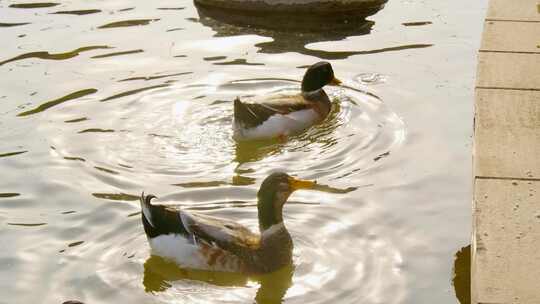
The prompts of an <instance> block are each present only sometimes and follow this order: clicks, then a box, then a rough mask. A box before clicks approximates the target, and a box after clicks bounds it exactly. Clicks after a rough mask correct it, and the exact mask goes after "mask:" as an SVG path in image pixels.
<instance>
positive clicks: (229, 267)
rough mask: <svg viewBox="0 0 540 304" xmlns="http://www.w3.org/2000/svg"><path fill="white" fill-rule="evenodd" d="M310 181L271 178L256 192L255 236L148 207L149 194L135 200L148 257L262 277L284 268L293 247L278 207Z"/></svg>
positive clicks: (227, 223)
mask: <svg viewBox="0 0 540 304" xmlns="http://www.w3.org/2000/svg"><path fill="white" fill-rule="evenodd" d="M315 185H316V183H315V182H312V181H304V180H299V179H295V178H293V177H291V176H289V175H287V174H285V173H273V174H271V175H269V176H268V177H267V178H266V179H265V180H264V181H263V182H262V184H261V187H260V189H259V192H258V193H257V198H258V203H257V210H258V215H259V232H260V233H258V234H257V233H253V232H251V231H250V230H249V229H248V228H246V227H244V226H242V225H240V224H238V223H235V222H234V221H231V220H227V219H222V218H217V217H212V216H208V215H203V214H199V213H195V212H187V211H184V210H178V209H175V208H172V207H169V206H164V205H153V204H152V203H151V200H152V199H153V198H155V196H154V195H151V194H149V195H144V193H143V194H142V195H141V198H140V201H141V209H142V222H143V226H144V231H145V233H146V236H147V238H148V242H149V243H150V247H151V248H152V253H153V254H154V255H158V256H161V257H163V258H166V259H169V260H172V261H174V262H176V263H177V264H179V265H181V266H183V267H185V268H193V269H205V270H213V271H226V272H241V273H267V272H272V271H274V270H277V269H280V268H281V267H283V266H287V265H290V264H291V262H292V249H293V243H292V239H291V236H290V235H289V232H288V231H287V228H286V227H285V225H284V224H283V216H282V210H283V205H284V204H285V202H286V201H287V199H288V198H289V196H290V195H291V193H293V192H294V191H295V190H298V189H310V188H313V187H314V186H315Z"/></svg>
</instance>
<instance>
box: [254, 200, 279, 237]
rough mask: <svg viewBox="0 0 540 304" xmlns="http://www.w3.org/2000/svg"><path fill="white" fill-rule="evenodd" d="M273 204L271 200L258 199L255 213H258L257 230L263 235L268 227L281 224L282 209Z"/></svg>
mask: <svg viewBox="0 0 540 304" xmlns="http://www.w3.org/2000/svg"><path fill="white" fill-rule="evenodd" d="M280 206H282V205H281V204H274V202H273V198H266V197H259V202H258V203H257V211H258V213H259V230H260V231H261V233H263V232H264V231H265V230H267V229H269V228H270V227H272V226H274V225H277V224H283V208H282V207H280Z"/></svg>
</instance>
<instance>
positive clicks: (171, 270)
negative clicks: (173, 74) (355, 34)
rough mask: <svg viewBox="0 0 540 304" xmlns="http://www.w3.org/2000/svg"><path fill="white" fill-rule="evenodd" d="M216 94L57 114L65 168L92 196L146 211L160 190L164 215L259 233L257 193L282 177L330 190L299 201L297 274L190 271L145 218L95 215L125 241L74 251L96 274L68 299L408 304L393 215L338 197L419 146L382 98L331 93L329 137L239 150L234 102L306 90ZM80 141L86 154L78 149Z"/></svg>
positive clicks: (165, 96)
mask: <svg viewBox="0 0 540 304" xmlns="http://www.w3.org/2000/svg"><path fill="white" fill-rule="evenodd" d="M217 78H219V77H217ZM208 82H210V83H212V84H206V83H202V84H201V83H194V84H189V85H184V86H167V87H159V88H156V89H150V90H147V91H141V92H140V93H139V94H138V95H136V97H134V96H132V95H126V96H124V97H119V98H116V99H114V100H107V101H103V102H82V101H80V102H79V103H78V104H77V105H76V106H75V105H73V106H72V107H61V108H58V109H55V111H51V115H50V116H49V117H50V118H51V119H53V120H54V121H58V123H60V124H62V128H64V132H62V135H61V136H57V137H54V138H51V143H52V145H53V146H54V154H55V155H57V156H60V157H59V161H61V162H63V163H66V162H67V164H70V169H71V170H82V172H83V174H90V175H91V176H93V177H94V178H95V179H94V182H92V183H89V182H87V183H89V184H87V185H85V188H90V189H96V190H95V193H93V196H94V197H96V198H98V199H102V200H109V201H111V200H112V201H133V203H135V204H136V200H137V196H136V195H137V194H138V193H140V191H142V190H146V191H156V190H157V191H156V192H154V193H156V194H159V196H160V199H159V202H161V203H168V202H179V203H180V204H181V207H182V208H185V209H192V210H197V211H202V212H208V213H210V214H213V215H215V216H220V217H226V218H230V219H234V220H236V221H239V222H240V223H242V224H245V225H247V226H248V227H250V228H251V229H252V230H256V229H257V220H256V219H257V215H256V212H257V211H256V204H255V201H254V200H255V198H256V191H257V186H256V185H257V184H259V183H260V181H262V179H263V178H264V177H265V176H266V175H267V174H268V173H269V172H271V171H274V170H279V169H281V170H284V171H286V172H288V173H290V174H293V175H298V176H300V177H302V178H308V179H317V180H319V181H322V183H321V184H320V185H321V189H320V190H323V191H325V192H326V193H324V192H303V193H299V194H298V196H297V194H295V196H294V197H292V199H291V202H289V203H288V204H287V206H286V210H285V218H286V219H285V222H286V225H287V227H288V228H289V230H290V232H291V235H292V236H293V239H294V244H295V249H294V267H292V268H288V269H283V270H281V271H278V272H276V273H273V274H269V275H262V276H246V275H241V274H226V273H215V272H205V271H197V270H189V269H182V268H179V267H178V266H176V265H174V264H172V263H170V262H168V261H166V260H163V259H161V258H159V257H154V256H150V254H149V253H150V250H149V248H148V244H147V241H146V238H145V236H144V232H143V230H142V227H141V223H140V218H139V214H137V213H133V208H132V207H133V206H129V205H124V206H126V208H129V209H131V211H130V213H131V215H129V216H128V217H127V218H126V217H125V215H126V212H116V213H113V214H110V215H101V216H98V215H95V216H98V217H105V216H107V217H110V221H114V222H115V223H117V224H116V225H117V227H118V228H116V229H114V230H113V231H109V232H103V233H97V234H96V233H95V232H94V233H93V234H92V235H86V236H81V237H80V238H79V239H80V240H84V244H83V245H81V246H77V247H74V249H71V251H72V252H75V253H76V252H77V250H83V251H81V252H80V253H79V254H81V255H85V256H91V257H95V259H96V260H94V261H93V262H92V263H93V264H92V265H86V267H90V268H92V269H93V271H92V272H93V273H95V274H94V275H92V276H91V277H88V278H85V280H86V281H84V282H82V281H77V280H80V278H79V279H75V280H76V281H69V282H64V281H60V282H59V283H58V284H59V285H58V288H61V286H60V285H62V284H75V285H80V284H83V283H84V284H85V286H90V287H88V289H87V290H86V291H85V292H84V298H85V299H87V300H91V299H98V298H99V296H100V295H101V294H102V293H103V291H104V290H111V291H110V293H111V298H110V299H111V300H113V299H115V297H122V298H123V299H124V300H126V293H125V292H122V293H119V292H116V291H113V290H114V289H115V288H116V287H117V286H122V288H123V289H124V290H132V291H133V292H129V297H132V298H133V301H137V300H140V299H141V298H145V297H152V298H153V299H154V300H157V301H159V302H161V303H185V302H189V303H208V302H212V303H251V302H253V300H254V299H255V301H256V302H257V303H281V302H282V301H286V302H287V303H305V301H306V299H309V302H310V303H329V302H331V301H332V300H333V299H335V298H339V299H341V300H342V301H343V303H358V302H359V301H360V302H362V303H381V301H382V300H384V301H385V303H399V302H400V299H402V297H403V293H404V290H405V287H404V286H405V282H404V278H403V276H402V275H401V274H400V267H401V254H400V252H399V250H398V249H397V248H398V247H397V245H396V244H397V243H399V239H400V236H399V235H394V233H397V232H390V231H384V232H383V233H382V232H381V231H382V230H385V228H384V226H381V225H382V224H381V223H384V221H382V220H381V218H382V215H381V214H370V212H373V211H370V210H374V208H373V206H368V205H369V204H370V202H363V201H358V200H356V201H352V202H351V199H352V196H350V195H341V194H339V193H347V192H349V191H351V190H352V188H350V189H338V188H339V187H340V186H342V183H340V182H339V181H340V179H341V178H342V177H345V176H350V175H352V174H359V175H360V174H366V173H368V172H369V171H370V170H371V169H372V168H374V167H375V166H377V165H378V164H380V163H383V162H384V156H386V155H388V154H389V153H391V152H392V151H393V149H395V148H397V146H398V145H399V143H400V142H401V141H402V140H403V138H404V133H405V131H404V125H403V122H402V121H401V120H400V119H399V117H398V116H397V115H396V114H395V113H393V112H392V111H391V110H390V109H389V108H388V107H387V106H386V105H385V104H384V102H383V101H381V100H380V99H379V98H378V97H377V96H375V95H373V94H372V93H368V92H366V91H363V90H361V89H359V88H354V87H352V86H345V87H341V88H334V87H328V88H326V91H327V93H328V95H329V96H330V98H331V100H332V103H333V105H332V111H331V113H330V115H329V117H328V118H327V119H326V120H325V121H324V122H323V123H321V124H319V125H316V126H314V127H312V128H310V129H309V130H307V131H306V132H305V133H303V134H300V135H298V136H294V137H291V138H289V140H288V141H286V142H280V141H258V142H246V143H242V144H238V143H236V142H235V141H234V140H233V139H232V112H233V109H232V100H234V98H235V97H236V96H245V95H259V94H273V93H297V92H298V89H297V88H298V82H296V81H291V80H284V79H249V80H237V81H228V82H227V81H221V79H217V80H214V81H208ZM85 98H86V97H85ZM96 98H99V97H96ZM98 108H99V110H97V109H98ZM75 109H76V110H75ZM75 113H76V115H75ZM81 117H84V118H86V119H81ZM66 121H67V122H69V123H66ZM73 121H74V122H73ZM46 126H49V127H52V128H57V127H58V125H57V123H52V124H46V125H44V128H46ZM47 132H50V130H47ZM75 141H76V142H78V144H77V145H76V146H72V145H70V143H72V142H75ZM345 184H346V183H345ZM325 185H329V186H325ZM330 186H332V187H330ZM325 187H326V188H325ZM334 187H335V188H334ZM110 189H114V190H110ZM126 192H128V193H126ZM313 193H315V194H313ZM340 199H343V200H344V201H346V202H340V201H339V200H340ZM330 202H332V203H330ZM128 206H129V207H128ZM306 208H307V209H306ZM122 209H123V208H122ZM134 209H135V210H138V206H136V207H135V208H134ZM375 209H376V208H375ZM104 210H106V209H104ZM95 212H96V214H100V213H103V212H105V211H102V210H101V209H99V210H96V211H95ZM81 221H82V222H81V223H79V224H78V225H80V226H88V225H91V224H92V217H88V219H85V218H84V217H81ZM381 229H382V230H381ZM112 244H114V245H112ZM344 253H347V254H344ZM66 255H67V256H69V254H67V253H66ZM75 255H76V254H75ZM68 262H69V259H68V260H66V263H68ZM81 263H83V262H78V263H70V265H71V266H70V267H67V268H66V271H68V272H76V268H77V267H82V264H81ZM83 264H84V263H83ZM59 277H60V278H59V279H60V280H61V278H62V277H63V276H62V274H59ZM66 277H69V276H66ZM389 292H393V294H392V296H389V295H388V294H389Z"/></svg>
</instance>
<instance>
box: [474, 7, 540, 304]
mask: <svg viewBox="0 0 540 304" xmlns="http://www.w3.org/2000/svg"><path fill="white" fill-rule="evenodd" d="M473 153H474V201H473V204H474V205H473V207H474V208H473V218H474V224H473V225H474V229H473V241H472V245H473V246H472V254H473V255H472V265H471V282H472V286H471V293H472V303H474V304H510V303H515V304H525V303H526V304H539V303H540V0H490V5H489V9H488V12H487V16H486V20H485V24H484V34H483V37H482V45H481V48H480V51H479V54H478V72H477V84H476V102H475V126H474V152H473Z"/></svg>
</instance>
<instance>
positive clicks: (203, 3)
mask: <svg viewBox="0 0 540 304" xmlns="http://www.w3.org/2000/svg"><path fill="white" fill-rule="evenodd" d="M194 1H195V5H196V7H197V10H198V11H199V14H200V15H204V16H207V17H210V18H213V19H216V20H221V21H223V22H227V23H232V24H237V25H244V26H255V27H263V28H271V29H288V30H289V29H290V30H301V31H303V30H308V31H309V30H312V31H320V30H333V29H340V28H351V27H354V26H355V24H360V23H362V22H364V20H365V18H366V17H368V16H371V15H373V14H375V13H377V12H378V11H379V10H381V9H382V8H384V5H385V4H386V2H387V1H388V0H194Z"/></svg>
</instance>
